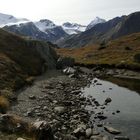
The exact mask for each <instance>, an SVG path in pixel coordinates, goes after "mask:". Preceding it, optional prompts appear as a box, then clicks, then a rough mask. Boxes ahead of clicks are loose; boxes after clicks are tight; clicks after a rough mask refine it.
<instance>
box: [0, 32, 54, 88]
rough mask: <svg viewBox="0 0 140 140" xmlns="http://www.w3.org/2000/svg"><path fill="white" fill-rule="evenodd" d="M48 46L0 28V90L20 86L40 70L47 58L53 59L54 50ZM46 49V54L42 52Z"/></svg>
mask: <svg viewBox="0 0 140 140" xmlns="http://www.w3.org/2000/svg"><path fill="white" fill-rule="evenodd" d="M50 46H51V45H49V44H47V43H42V42H39V41H34V40H27V39H23V38H21V37H19V36H17V35H14V34H11V33H8V32H6V31H4V30H0V90H3V89H8V90H15V89H17V88H19V87H21V86H22V85H23V84H25V83H26V81H27V79H28V78H29V77H30V76H34V75H38V74H40V73H41V72H42V69H43V65H44V63H46V61H47V58H48V59H52V60H53V59H54V61H55V57H56V56H55V52H54V51H53V50H52V49H51V48H50ZM46 49H47V54H43V53H42V52H43V51H44V52H45V50H46ZM42 50H43V51H42ZM43 55H44V56H43ZM45 55H46V56H45ZM47 55H49V56H48V57H47ZM53 55H54V56H53ZM52 60H48V62H49V61H52ZM46 65H47V66H48V65H49V64H46Z"/></svg>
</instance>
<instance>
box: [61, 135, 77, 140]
mask: <svg viewBox="0 0 140 140" xmlns="http://www.w3.org/2000/svg"><path fill="white" fill-rule="evenodd" d="M63 140H78V139H77V138H76V137H74V136H72V135H66V136H65V137H64V138H63Z"/></svg>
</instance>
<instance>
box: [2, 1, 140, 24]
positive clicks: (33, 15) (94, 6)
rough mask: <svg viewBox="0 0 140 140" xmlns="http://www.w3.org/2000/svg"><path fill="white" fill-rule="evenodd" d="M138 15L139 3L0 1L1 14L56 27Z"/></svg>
mask: <svg viewBox="0 0 140 140" xmlns="http://www.w3.org/2000/svg"><path fill="white" fill-rule="evenodd" d="M135 11H140V0H0V13H5V14H10V15H13V16H15V17H22V18H27V19H30V20H32V21H37V20H40V19H50V20H52V21H53V22H54V23H56V24H62V23H64V22H67V21H68V22H74V23H79V24H83V25H87V24H89V23H90V22H91V21H92V20H93V19H94V18H95V17H96V16H98V17H101V18H104V19H106V20H109V19H111V18H114V17H116V16H121V15H128V14H130V13H132V12H135Z"/></svg>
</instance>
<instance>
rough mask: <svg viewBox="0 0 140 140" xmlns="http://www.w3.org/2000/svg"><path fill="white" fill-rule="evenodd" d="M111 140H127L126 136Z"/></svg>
mask: <svg viewBox="0 0 140 140" xmlns="http://www.w3.org/2000/svg"><path fill="white" fill-rule="evenodd" d="M113 140H129V138H128V137H127V136H115V137H114V139H113Z"/></svg>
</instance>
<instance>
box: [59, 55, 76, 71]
mask: <svg viewBox="0 0 140 140" xmlns="http://www.w3.org/2000/svg"><path fill="white" fill-rule="evenodd" d="M74 63H75V60H74V59H73V58H70V57H59V58H58V60H57V68H58V69H62V68H65V67H73V66H74Z"/></svg>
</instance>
